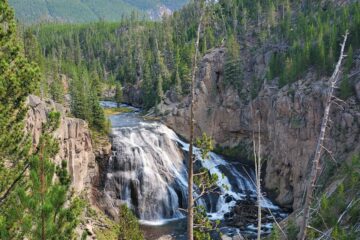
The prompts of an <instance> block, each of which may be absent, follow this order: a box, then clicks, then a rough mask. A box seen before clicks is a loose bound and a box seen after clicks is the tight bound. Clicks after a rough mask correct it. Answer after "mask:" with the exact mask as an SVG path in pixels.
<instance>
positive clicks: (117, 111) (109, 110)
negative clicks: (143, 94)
mask: <svg viewBox="0 0 360 240" xmlns="http://www.w3.org/2000/svg"><path fill="white" fill-rule="evenodd" d="M132 111H133V110H131V109H130V108H128V107H118V108H105V109H104V113H105V115H106V116H111V115H116V114H121V113H128V112H132Z"/></svg>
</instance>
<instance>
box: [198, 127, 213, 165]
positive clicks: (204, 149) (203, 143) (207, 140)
mask: <svg viewBox="0 0 360 240" xmlns="http://www.w3.org/2000/svg"><path fill="white" fill-rule="evenodd" d="M196 146H197V147H198V148H199V149H200V152H201V157H202V159H204V160H205V159H206V158H207V157H208V154H209V152H211V151H212V150H214V141H213V139H212V138H211V137H208V136H207V134H206V133H203V135H202V137H201V138H197V139H196Z"/></svg>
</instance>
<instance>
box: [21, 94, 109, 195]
mask: <svg viewBox="0 0 360 240" xmlns="http://www.w3.org/2000/svg"><path fill="white" fill-rule="evenodd" d="M28 106H29V111H28V116H27V121H26V130H27V131H28V132H29V133H31V136H32V140H33V144H34V146H36V145H37V144H38V142H39V138H40V135H41V133H42V125H43V123H45V122H46V121H47V114H48V113H49V112H50V111H57V112H60V114H61V119H60V120H61V121H60V126H59V128H58V129H57V130H56V131H55V132H54V137H55V139H57V140H58V141H59V148H60V150H59V153H58V154H57V156H56V157H55V159H54V161H55V163H56V164H61V161H62V160H65V161H66V162H67V167H68V171H69V174H70V176H71V179H72V181H71V184H72V187H73V188H74V190H75V191H76V192H77V193H80V192H83V191H87V192H89V190H91V189H92V186H93V185H96V184H97V182H98V179H99V166H98V163H97V161H96V157H98V158H99V157H101V156H102V155H103V154H105V155H106V154H110V144H109V146H108V147H104V148H100V149H98V148H95V147H94V144H93V140H92V138H91V132H90V129H89V127H88V124H87V123H86V122H85V121H84V120H81V119H78V118H72V117H67V115H69V110H68V109H67V108H64V107H63V106H62V105H60V104H57V103H55V102H53V101H51V100H49V99H45V100H42V99H40V98H39V97H37V96H33V95H31V96H29V98H28Z"/></svg>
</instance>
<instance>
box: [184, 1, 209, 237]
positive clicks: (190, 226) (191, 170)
mask: <svg viewBox="0 0 360 240" xmlns="http://www.w3.org/2000/svg"><path fill="white" fill-rule="evenodd" d="M198 4H199V9H200V19H199V24H198V29H197V33H196V42H195V55H194V59H193V66H192V78H191V103H190V122H189V124H190V139H189V141H190V146H189V163H188V209H187V212H188V216H187V239H188V240H193V239H194V197H193V186H194V165H193V164H194V159H193V142H194V98H195V75H196V69H197V59H198V55H199V42H200V32H201V27H202V20H203V17H204V12H205V11H204V8H203V6H202V5H201V1H198Z"/></svg>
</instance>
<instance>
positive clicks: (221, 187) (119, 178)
mask: <svg viewBox="0 0 360 240" xmlns="http://www.w3.org/2000/svg"><path fill="white" fill-rule="evenodd" d="M102 106H103V107H105V108H109V107H110V108H111V107H116V104H115V103H113V102H102ZM131 109H132V110H133V111H132V112H130V113H122V114H117V115H112V116H110V117H109V119H110V121H111V125H112V133H111V136H112V148H113V156H112V157H111V158H110V160H109V164H108V168H107V173H106V180H105V187H104V194H105V196H106V201H107V203H108V204H107V205H108V207H109V208H113V209H112V212H116V211H117V209H118V206H119V205H120V204H127V205H128V206H129V207H130V208H131V209H132V210H133V212H134V213H135V214H136V216H137V217H138V218H139V219H140V223H141V225H142V229H143V230H144V232H145V234H146V237H147V239H157V238H158V237H160V236H163V235H170V236H172V237H173V238H174V239H185V232H186V215H185V214H184V212H183V211H181V209H185V208H186V207H187V168H186V159H187V156H188V152H189V144H188V143H187V142H185V141H184V140H182V139H181V138H180V137H179V136H178V135H177V134H176V133H175V132H174V131H173V130H171V129H170V128H168V127H167V126H165V125H164V124H162V123H160V122H156V121H145V120H143V118H142V117H141V113H140V110H139V109H136V108H131ZM193 154H194V155H195V156H196V159H197V162H196V164H195V167H197V168H200V167H202V168H206V169H207V170H208V172H209V173H211V174H216V175H218V180H217V182H216V184H217V194H211V195H208V196H205V197H203V198H200V199H199V200H198V201H197V204H198V205H203V206H204V207H205V208H206V209H207V212H208V217H209V218H210V219H212V220H222V222H223V224H222V225H221V226H222V227H221V229H222V232H224V233H225V234H227V235H236V234H237V232H239V231H240V230H239V229H237V228H233V227H228V226H226V223H225V221H223V220H224V214H229V212H231V209H232V208H234V206H235V205H236V203H238V202H239V201H241V200H243V199H245V198H246V197H248V196H249V195H250V196H253V197H254V196H255V198H256V188H255V185H254V172H253V170H252V169H251V168H249V167H244V166H242V167H239V166H238V164H237V165H235V164H232V163H230V162H229V161H226V159H224V158H223V157H222V156H220V155H218V154H216V153H213V152H210V154H209V157H208V159H206V160H203V159H201V153H200V150H199V149H197V148H195V149H194V152H193ZM261 206H262V207H263V208H266V209H270V210H271V211H272V212H277V213H279V212H281V210H280V208H279V207H278V206H276V205H275V204H273V203H272V202H271V201H270V200H269V199H267V198H264V199H263V200H262V201H261ZM109 212H111V211H109ZM280 214H282V213H280ZM271 228H272V224H271V223H267V224H265V227H264V228H263V231H264V233H265V234H266V233H269V232H270V231H271ZM241 233H242V234H244V233H246V234H247V236H250V238H251V236H254V235H255V234H256V226H255V225H254V224H252V223H249V224H248V225H246V226H245V227H244V228H243V229H242V232H241Z"/></svg>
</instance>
